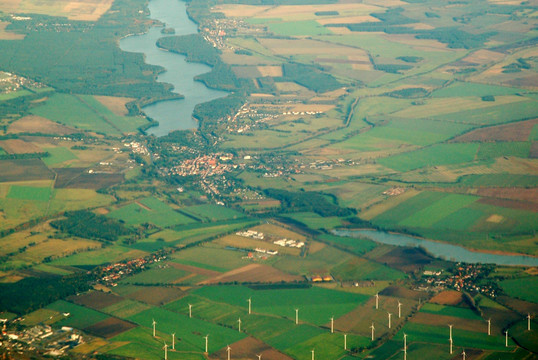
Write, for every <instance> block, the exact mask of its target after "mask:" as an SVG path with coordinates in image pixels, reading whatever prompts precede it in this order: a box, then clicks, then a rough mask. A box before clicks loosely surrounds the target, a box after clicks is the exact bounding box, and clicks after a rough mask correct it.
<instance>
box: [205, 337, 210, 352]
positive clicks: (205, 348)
mask: <svg viewBox="0 0 538 360" xmlns="http://www.w3.org/2000/svg"><path fill="white" fill-rule="evenodd" d="M208 338H209V334H207V335H206V336H204V339H205V353H206V354H207V339H208Z"/></svg>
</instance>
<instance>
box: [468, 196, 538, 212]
mask: <svg viewBox="0 0 538 360" xmlns="http://www.w3.org/2000/svg"><path fill="white" fill-rule="evenodd" d="M478 202H479V203H481V204H488V205H493V206H502V207H505V208H509V209H517V210H527V211H533V212H538V204H537V203H532V202H527V201H517V200H509V199H495V198H486V197H483V198H481V199H480V200H478Z"/></svg>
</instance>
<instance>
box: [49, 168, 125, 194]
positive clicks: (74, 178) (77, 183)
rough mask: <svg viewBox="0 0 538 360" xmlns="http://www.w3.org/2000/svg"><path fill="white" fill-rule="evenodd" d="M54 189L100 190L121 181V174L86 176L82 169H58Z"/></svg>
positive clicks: (84, 170)
mask: <svg viewBox="0 0 538 360" xmlns="http://www.w3.org/2000/svg"><path fill="white" fill-rule="evenodd" d="M54 171H55V172H56V174H57V175H58V176H57V177H56V182H55V183H54V187H55V188H57V189H63V188H68V189H93V190H97V189H101V188H105V187H108V186H111V185H114V184H117V183H120V182H122V181H123V174H88V173H87V172H86V169H84V168H60V169H55V170H54Z"/></svg>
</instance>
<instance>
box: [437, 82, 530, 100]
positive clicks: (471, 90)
mask: <svg viewBox="0 0 538 360" xmlns="http://www.w3.org/2000/svg"><path fill="white" fill-rule="evenodd" d="M527 91H528V90H523V89H517V88H511V87H508V86H496V85H486V84H478V83H471V82H461V81H456V82H454V83H453V84H452V85H450V86H447V87H444V88H440V89H438V90H436V91H434V92H433V94H432V95H433V97H461V96H486V95H494V96H498V95H516V94H522V93H526V92H527Z"/></svg>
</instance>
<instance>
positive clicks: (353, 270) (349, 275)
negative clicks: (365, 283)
mask: <svg viewBox="0 0 538 360" xmlns="http://www.w3.org/2000/svg"><path fill="white" fill-rule="evenodd" d="M331 275H333V276H334V277H335V278H337V279H338V280H341V281H359V280H398V279H404V278H405V277H406V275H405V274H404V273H403V272H401V271H398V270H395V269H392V268H390V267H388V266H386V265H383V264H379V263H376V262H373V261H368V260H364V259H350V260H348V261H347V262H345V263H343V264H341V265H339V266H336V267H334V268H333V269H332V270H331Z"/></svg>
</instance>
